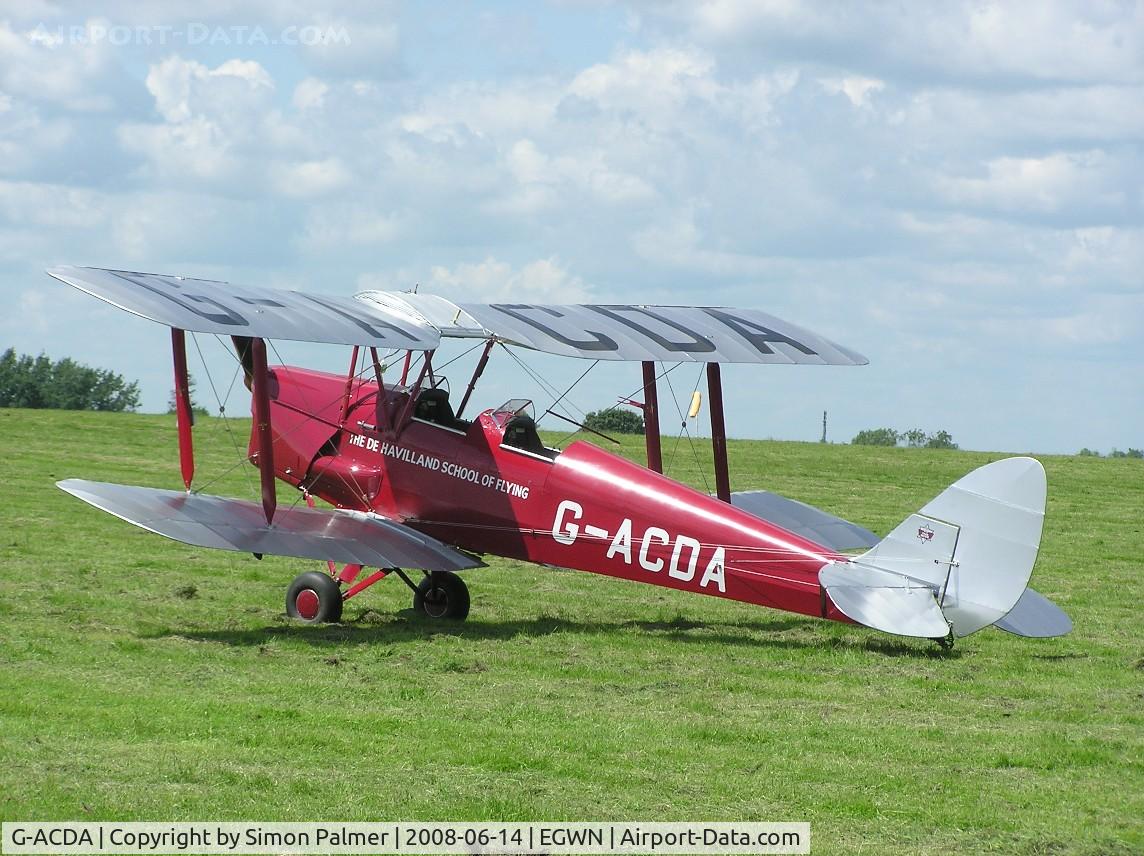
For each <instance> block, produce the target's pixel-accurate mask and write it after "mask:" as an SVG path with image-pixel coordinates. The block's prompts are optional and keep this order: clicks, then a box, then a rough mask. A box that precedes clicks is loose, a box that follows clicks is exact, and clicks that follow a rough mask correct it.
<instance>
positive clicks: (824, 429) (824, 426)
mask: <svg viewBox="0 0 1144 856" xmlns="http://www.w3.org/2000/svg"><path fill="white" fill-rule="evenodd" d="M820 442H822V443H825V442H826V411H825V410H824V411H822V440H821V441H820Z"/></svg>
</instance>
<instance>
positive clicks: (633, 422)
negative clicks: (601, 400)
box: [584, 407, 644, 434]
mask: <svg viewBox="0 0 1144 856" xmlns="http://www.w3.org/2000/svg"><path fill="white" fill-rule="evenodd" d="M584 426H585V427H587V428H591V429H592V430H593V431H599V432H600V433H602V434H608V433H612V434H642V433H643V432H644V421H643V417H642V416H640V415H638V414H636V413H633V412H632V411H630V410H620V409H619V408H615V407H612V408H609V409H607V410H593V411H592V412H591V413H589V414H588V415H586V416H585V417H584Z"/></svg>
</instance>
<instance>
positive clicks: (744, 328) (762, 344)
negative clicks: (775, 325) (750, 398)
mask: <svg viewBox="0 0 1144 856" xmlns="http://www.w3.org/2000/svg"><path fill="white" fill-rule="evenodd" d="M703 311H704V312H706V313H707V314H708V315H710V316H711V317H712V318H714V319H716V320H718V321H722V322H723V323H724V324H726V325H727V326H728V327H730V328H731V329H732V330H734V331H735V332H736V333H737V334H739V335H740V336H742V337H743V338H744V339H746V340H747V341H748V342H750V343H751V344H752V345H754V346H755V348H757V349H758V351H759V353H760V354H773V353H774V352H775V351H774V348H772V347H771V346H770V345H771V344H776V345H778V344H782V345H790V346H791V347H792V348H797V349H798V350H799V351H801V352H802V353H804V354H806V355H807V356H811V357H813V356H817V355H818V352H817V351H815V350H814V349H813V348H808V347H807V346H806V345H804V344H803V343H802V342H800V341H798V340H797V339H792V338H791V337H790V336H787V335H786V334H785V333H780V332H779V331H778V330H772V329H771V328H770V327H766V326H764V325H762V324H759V323H758V322H755V321H751V320H749V319H747V318H737V317H735V316H734V315H732V314H731V313H730V312H728V311H727V310H726V309H711V308H704V310H703Z"/></svg>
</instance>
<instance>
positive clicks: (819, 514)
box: [731, 490, 878, 553]
mask: <svg viewBox="0 0 1144 856" xmlns="http://www.w3.org/2000/svg"><path fill="white" fill-rule="evenodd" d="M731 504H732V505H733V506H735V507H736V508H740V509H742V510H743V511H745V512H747V513H748V514H752V515H754V516H755V517H758V518H759V519H760V520H765V521H767V522H768V523H773V524H775V525H776V526H781V527H782V528H783V529H785V530H786V531H787V532H793V533H794V534H795V535H801V536H802V537H803V538H807V539H809V540H811V541H813V542H815V543H816V544H821V545H822V546H823V547H829V548H830V549H831V550H834V551H836V552H839V553H842V552H845V551H846V550H868V549H870V548H871V547H873V546H874V545H875V544H877V543H878V536H877V535H875V534H874V533H873V532H871V531H870V530H869V529H864V528H863V527H861V526H859V525H858V524H856V523H851V522H850V521H849V520H843V519H842V518H841V517H835V516H834V515H833V514H827V513H826V512H825V511H823V510H821V509H819V508H815V507H814V506H813V505H807V504H806V503H805V502H799V501H798V500H797V499H788V498H787V497H785V496H780V495H779V494H777V493H771V492H770V491H767V490H746V491H740V492H738V493H733V494H731Z"/></svg>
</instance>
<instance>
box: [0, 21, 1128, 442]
mask: <svg viewBox="0 0 1144 856" xmlns="http://www.w3.org/2000/svg"><path fill="white" fill-rule="evenodd" d="M188 8H190V11H188ZM322 34H326V36H327V37H328V43H326V44H321V43H317V44H312V43H308V44H300V43H299V42H303V41H305V42H314V41H320V40H318V39H317V38H316V35H317V36H320V35H322ZM1142 150H1144V6H1142V5H1141V4H1140V3H1092V2H1037V3H1006V4H993V3H988V2H971V3H964V4H959V3H952V2H942V3H911V4H897V3H884V4H883V3H874V4H851V3H829V2H815V3H801V2H797V0H773V2H752V3H745V2H744V3H740V2H732V0H723V1H722V2H711V3H690V2H680V3H670V2H664V3H638V2H637V3H606V2H572V0H569V1H568V2H561V3H551V4H540V3H497V4H467V3H466V4H462V3H432V4H417V5H414V4H398V3H389V4H387V3H377V4H359V3H348V2H341V3H339V2H329V0H315V1H314V2H306V3H301V2H276V3H271V2H253V3H243V4H236V3H229V2H223V0H204V2H200V3H198V4H194V6H193V7H188V6H187V4H181V3H175V2H165V0H158V1H157V2H142V3H138V2H137V3H128V2H105V3H94V4H93V3H84V4H78V3H77V4H69V3H53V2H45V0H21V2H19V3H15V2H7V0H5V2H0V299H2V300H3V305H4V309H5V311H4V312H3V314H2V316H0V345H2V346H4V347H7V346H14V347H16V348H17V350H20V351H25V352H33V353H36V352H39V351H41V350H45V351H47V352H48V353H49V354H50V355H52V356H64V355H70V356H73V357H76V358H77V359H80V360H82V361H84V362H88V363H91V364H94V365H99V366H103V367H107V368H112V369H114V370H116V371H119V372H122V373H123V374H125V375H127V376H128V377H130V378H137V379H139V380H140V382H141V384H142V387H143V391H144V407H145V409H149V410H159V409H163V408H165V406H166V401H167V395H168V389H169V386H170V368H169V355H168V353H167V334H166V331H165V330H164V329H163V328H161V327H158V326H157V325H154V324H149V323H148V322H145V321H142V320H140V319H135V318H133V317H131V316H128V315H125V314H123V313H120V312H117V311H116V310H113V309H110V308H105V307H103V306H102V305H100V304H98V303H96V302H94V301H92V300H91V299H90V298H87V297H86V296H84V295H81V294H79V293H78V292H73V291H72V290H70V289H68V288H66V287H65V286H63V285H61V284H59V283H56V282H55V281H54V280H51V279H49V278H48V277H46V276H45V275H44V274H43V273H42V271H43V269H44V268H45V267H48V266H49V265H52V264H59V263H70V264H89V265H97V266H107V267H120V268H132V269H136V270H146V271H157V272H163V273H180V274H187V275H197V276H208V277H214V278H220V279H227V280H231V281H234V282H241V283H247V284H252V285H272V286H279V287H293V288H306V289H310V290H315V291H320V292H327V293H342V294H348V293H352V292H354V291H355V290H357V289H359V288H361V287H381V288H393V289H405V288H409V287H411V286H413V285H414V284H419V285H420V288H421V289H422V290H424V291H434V292H437V293H440V294H443V295H444V296H447V297H452V298H465V299H471V300H503V299H506V298H511V299H521V300H529V301H538V302H543V301H552V302H559V301H563V302H579V301H589V300H590V301H599V302H661V303H682V304H691V303H701V304H706V305H711V304H724V305H733V306H750V307H757V308H760V309H763V310H766V311H768V312H771V313H773V314H776V315H779V316H780V317H784V318H787V319H789V320H791V321H794V322H796V323H799V324H802V325H804V326H807V327H809V328H811V329H813V330H815V331H816V332H819V333H821V334H823V335H826V336H828V337H830V338H833V339H835V340H836V341H839V342H841V343H842V344H845V345H847V346H848V347H851V348H853V349H855V350H858V351H860V352H862V353H864V354H866V355H867V356H868V357H869V358H870V365H869V366H866V367H862V368H830V367H786V366H778V367H728V368H727V369H726V371H725V383H726V385H727V387H728V394H727V399H728V419H729V427H730V431H731V433H732V435H734V436H743V437H779V438H789V439H807V440H814V439H817V437H818V434H819V431H820V427H821V414H822V411H823V410H824V409H826V410H829V411H830V414H831V416H830V426H831V428H830V435H831V438H832V439H834V440H839V441H845V440H848V439H850V438H851V437H852V436H853V435H854V434H855V433H856V432H857V431H858V430H860V429H862V428H870V427H878V426H882V425H890V426H893V427H896V428H900V429H905V428H911V427H921V428H923V429H926V430H930V431H936V430H938V429H945V430H948V431H950V432H951V433H952V434H953V436H954V438H955V439H956V440H957V441H958V442H960V443H961V444H962V445H963V446H965V447H969V448H978V449H997V450H1008V451H1018V452H1020V451H1034V452H1075V451H1076V450H1077V449H1079V448H1080V447H1082V446H1089V447H1094V448H1099V449H1101V450H1104V451H1107V450H1109V449H1110V448H1112V447H1119V448H1121V449H1123V448H1127V447H1129V446H1135V447H1138V448H1139V447H1144V428H1142V427H1141V426H1142V424H1144V419H1142V417H1144V394H1142V393H1144V380H1142V377H1144V372H1142V371H1141V362H1142V357H1144V158H1142ZM202 344H203V348H204V350H205V352H206V353H207V354H208V363H209V365H210V368H211V373H212V376H213V377H214V378H215V380H216V382H217V383H219V384H220V385H221V386H222V387H224V388H225V387H226V386H227V385H228V384H229V381H230V379H231V364H229V363H228V361H227V358H226V357H225V355H224V354H222V352H221V349H220V348H219V347H218V345H217V344H216V343H214V342H213V341H204V342H203V343H202ZM280 350H281V351H282V353H283V356H284V357H286V358H287V359H288V360H291V361H306V362H310V363H315V364H317V365H320V366H325V367H331V368H338V367H341V366H342V365H343V363H344V362H345V361H346V359H347V356H346V354H345V353H343V352H342V351H341V350H339V349H333V348H325V349H322V348H313V347H308V346H289V345H283V346H281V347H280ZM454 352H455V351H454ZM196 361H197V356H195V357H194V358H193V360H192V363H194V362H196ZM462 362H463V361H462ZM530 362H531V363H532V364H533V365H535V366H537V367H539V368H541V369H542V370H543V371H544V372H545V374H546V375H547V376H549V377H550V378H551V379H552V381H553V383H555V384H556V385H560V384H561V383H564V384H567V383H569V382H571V381H572V380H573V379H575V377H576V376H578V375H579V374H580V372H581V371H583V369H584V368H585V367H586V366H585V365H584V364H580V363H578V362H576V361H568V360H554V359H546V358H536V357H534V358H531V359H530ZM199 373H200V375H201V374H202V371H201V370H200V372H199ZM486 378H487V381H486V383H485V384H484V386H483V387H482V388H481V389H480V390H479V393H478V400H477V403H478V404H479V405H483V406H488V405H492V404H495V403H498V401H499V400H500V399H504V398H509V397H513V396H517V395H529V396H535V397H536V398H537V400H538V402H542V403H545V404H546V403H547V399H546V396H545V395H544V394H543V393H542V391H541V390H539V389H537V388H536V387H535V385H534V384H532V382H531V381H530V380H529V379H528V378H527V377H526V376H525V375H524V374H523V373H521V371H520V370H519V368H518V367H517V366H516V365H515V364H514V363H512V362H511V361H509V360H505V359H502V360H501V362H500V364H499V365H496V364H494V366H493V367H492V368H490V371H489V374H488V375H487V376H486ZM672 378H673V382H674V384H675V392H676V394H677V395H678V396H679V398H680V399H681V400H682V399H684V398H686V397H689V394H690V390H691V387H692V386H693V385H694V384H695V383H696V381H697V379H698V370H697V369H696V368H693V367H688V366H684V367H682V368H680V369H679V370H678V371H677V372H675V373H673V375H672ZM463 381H464V379H463V378H462V377H459V376H458V377H456V378H454V386H457V385H460V384H463ZM638 384H639V370H638V367H636V366H608V367H601V368H599V369H597V370H595V371H594V372H593V373H592V374H591V375H590V376H589V379H588V380H586V381H585V382H584V383H583V384H582V385H581V386H579V387H577V390H576V391H575V393H574V394H573V396H572V401H573V402H574V403H575V405H576V406H577V407H579V408H581V409H584V410H586V409H595V408H598V407H602V406H607V405H610V404H612V403H613V402H614V401H615V400H616V397H617V396H619V395H624V394H627V393H630V392H632V390H633V389H634V388H635V387H637V386H638ZM199 387H200V397H201V398H203V399H204V403H205V404H208V405H212V406H213V396H211V395H210V393H209V387H208V384H207V383H206V381H205V379H204V378H202V377H200V383H199ZM239 390H240V391H241V385H239ZM245 407H246V404H245V403H244V402H242V401H241V400H239V399H238V397H237V394H234V395H233V397H232V399H231V402H230V405H229V409H230V410H232V411H234V410H237V409H245ZM672 409H673V408H672V407H671V404H670V400H668V401H666V402H665V410H667V411H668V412H669V413H670V412H671V411H672ZM677 426H678V420H677V419H675V418H668V417H667V416H665V418H664V431H665V433H669V434H671V433H674V432H675V430H676V428H677ZM551 427H553V428H558V427H559V423H554V424H553V425H552V426H551ZM698 427H699V428H700V429H701V430H705V427H706V426H705V423H703V421H702V420H700V422H699V425H698Z"/></svg>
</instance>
